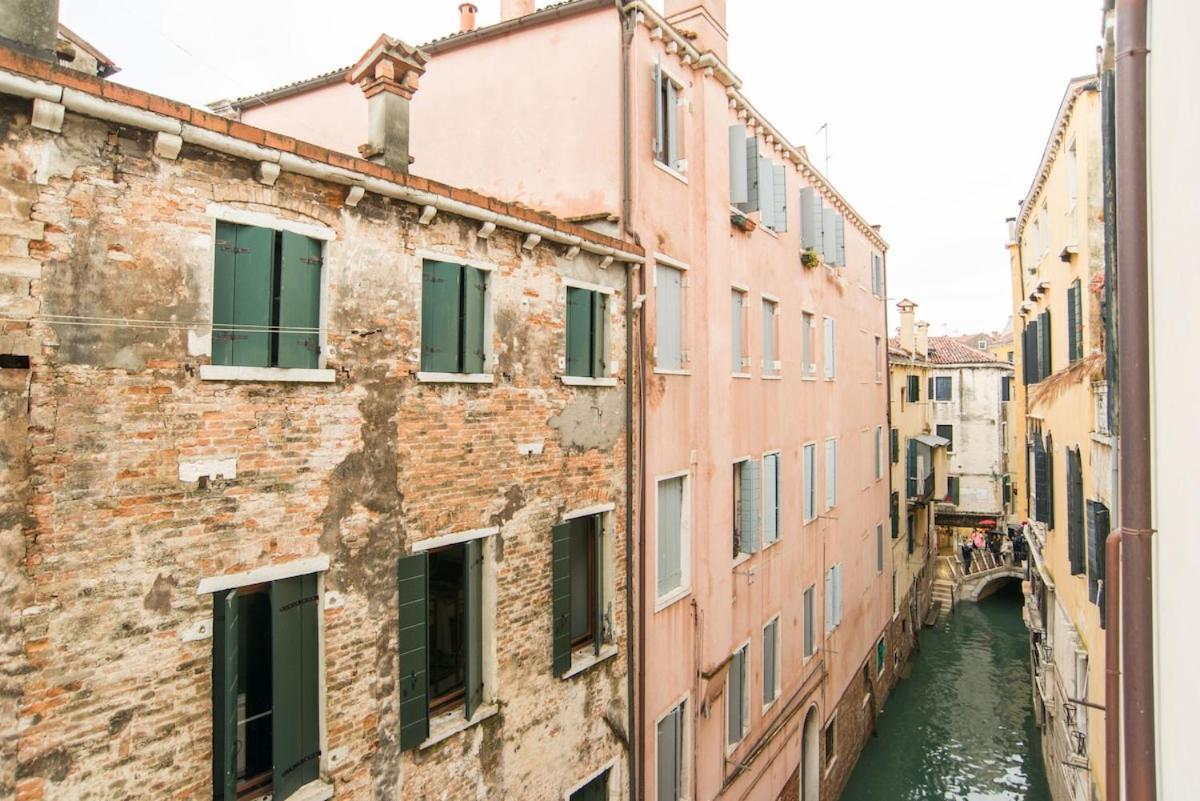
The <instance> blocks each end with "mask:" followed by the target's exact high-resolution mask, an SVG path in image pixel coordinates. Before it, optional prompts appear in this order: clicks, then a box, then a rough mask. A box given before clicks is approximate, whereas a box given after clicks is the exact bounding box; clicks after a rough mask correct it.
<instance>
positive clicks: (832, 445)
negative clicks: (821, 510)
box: [825, 439, 838, 509]
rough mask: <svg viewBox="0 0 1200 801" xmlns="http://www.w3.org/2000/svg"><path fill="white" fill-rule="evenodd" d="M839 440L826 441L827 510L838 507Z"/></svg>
mask: <svg viewBox="0 0 1200 801" xmlns="http://www.w3.org/2000/svg"><path fill="white" fill-rule="evenodd" d="M837 476H838V469H837V440H832V439H831V440H826V441H825V508H826V509H832V508H833V507H835V506H837Z"/></svg>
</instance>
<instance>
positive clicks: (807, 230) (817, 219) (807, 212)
mask: <svg viewBox="0 0 1200 801" xmlns="http://www.w3.org/2000/svg"><path fill="white" fill-rule="evenodd" d="M823 219H824V218H823V217H822V211H821V196H820V195H819V194H817V190H816V189H813V188H812V187H811V186H806V187H804V188H803V189H801V190H800V241H801V246H802V247H803V248H804V249H805V250H815V251H816V252H817V253H821V252H822V250H823V247H824V246H823V244H822V236H821V231H822V224H823Z"/></svg>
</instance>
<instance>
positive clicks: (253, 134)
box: [229, 120, 266, 145]
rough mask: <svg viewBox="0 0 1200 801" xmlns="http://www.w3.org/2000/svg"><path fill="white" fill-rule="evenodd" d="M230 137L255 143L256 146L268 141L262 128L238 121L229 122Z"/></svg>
mask: <svg viewBox="0 0 1200 801" xmlns="http://www.w3.org/2000/svg"><path fill="white" fill-rule="evenodd" d="M229 135H230V136H234V137H237V138H238V139H244V140H246V141H247V142H253V143H254V144H256V145H261V144H262V143H263V142H264V141H265V139H266V137H265V132H264V131H263V129H262V128H255V127H254V126H253V125H247V124H246V123H244V122H238V121H237V120H230V121H229Z"/></svg>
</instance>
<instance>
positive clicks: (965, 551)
mask: <svg viewBox="0 0 1200 801" xmlns="http://www.w3.org/2000/svg"><path fill="white" fill-rule="evenodd" d="M959 550H960V551H961V552H962V560H963V575H964V576H965V575H966V574H968V573H970V572H971V551H973V550H974V546H973V545H972V544H971V539H970V538H969V537H963V541H962V545H960V546H959Z"/></svg>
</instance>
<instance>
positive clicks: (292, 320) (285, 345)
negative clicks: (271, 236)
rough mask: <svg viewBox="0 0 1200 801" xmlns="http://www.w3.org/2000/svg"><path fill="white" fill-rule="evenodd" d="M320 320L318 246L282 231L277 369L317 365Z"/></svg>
mask: <svg viewBox="0 0 1200 801" xmlns="http://www.w3.org/2000/svg"><path fill="white" fill-rule="evenodd" d="M320 320H321V243H320V242H318V241H317V240H315V239H309V238H308V237H307V236H301V235H300V234H293V233H292V232H291V231H284V232H283V255H282V258H281V266H280V271H279V327H280V331H279V357H278V360H277V364H278V366H279V367H307V368H314V367H316V366H317V359H318V357H319V356H320V353H321V333H320V331H319V330H318V329H319V328H320V325H321V322H320ZM289 329H299V330H289Z"/></svg>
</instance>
